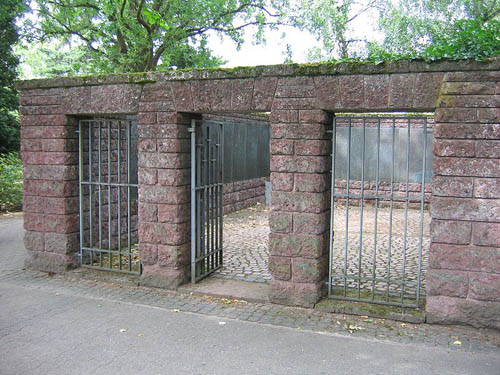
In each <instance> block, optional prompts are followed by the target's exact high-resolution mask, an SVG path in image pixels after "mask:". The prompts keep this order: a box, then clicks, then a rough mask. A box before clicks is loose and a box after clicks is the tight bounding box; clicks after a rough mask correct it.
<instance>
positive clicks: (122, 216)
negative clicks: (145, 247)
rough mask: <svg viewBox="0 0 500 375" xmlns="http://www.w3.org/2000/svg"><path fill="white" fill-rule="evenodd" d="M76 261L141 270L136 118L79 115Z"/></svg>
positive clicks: (117, 269)
mask: <svg viewBox="0 0 500 375" xmlns="http://www.w3.org/2000/svg"><path fill="white" fill-rule="evenodd" d="M78 128H79V129H78V133H79V185H80V193H79V196H80V262H81V265H82V267H89V268H94V269H102V270H108V271H115V272H125V273H132V274H140V273H141V271H142V267H141V263H140V260H139V253H138V249H137V242H138V230H137V229H138V228H137V226H138V216H137V214H138V209H137V208H138V199H137V198H138V196H137V186H138V185H137V183H138V181H137V122H136V121H135V120H132V119H127V120H122V119H106V118H103V119H91V120H80V121H79V126H78Z"/></svg>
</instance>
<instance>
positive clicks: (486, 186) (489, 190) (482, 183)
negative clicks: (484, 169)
mask: <svg viewBox="0 0 500 375" xmlns="http://www.w3.org/2000/svg"><path fill="white" fill-rule="evenodd" d="M474 197H475V198H500V178H475V179H474Z"/></svg>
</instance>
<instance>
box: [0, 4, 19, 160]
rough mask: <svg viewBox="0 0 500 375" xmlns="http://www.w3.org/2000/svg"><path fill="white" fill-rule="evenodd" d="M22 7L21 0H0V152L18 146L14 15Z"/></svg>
mask: <svg viewBox="0 0 500 375" xmlns="http://www.w3.org/2000/svg"><path fill="white" fill-rule="evenodd" d="M22 10H23V2H22V1H21V0H2V1H1V2H0V153H1V152H6V151H11V150H16V149H18V148H19V124H18V119H17V114H16V112H15V111H16V110H17V106H18V98H17V92H16V90H15V88H14V80H15V79H16V77H17V72H16V68H17V65H18V63H19V61H18V58H17V56H16V55H15V54H14V52H13V45H14V44H15V43H16V42H17V40H18V33H17V27H16V24H15V19H16V17H17V16H18V15H19V14H20V13H21V12H22Z"/></svg>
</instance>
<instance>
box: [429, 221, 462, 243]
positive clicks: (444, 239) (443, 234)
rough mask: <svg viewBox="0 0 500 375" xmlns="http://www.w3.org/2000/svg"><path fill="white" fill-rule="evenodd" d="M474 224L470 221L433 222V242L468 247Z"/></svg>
mask: <svg viewBox="0 0 500 375" xmlns="http://www.w3.org/2000/svg"><path fill="white" fill-rule="evenodd" d="M471 231H472V224H471V222H469V221H453V220H452V221H448V220H436V219H433V220H432V222H431V240H432V242H440V243H447V244H459V245H467V244H469V242H470V239H471Z"/></svg>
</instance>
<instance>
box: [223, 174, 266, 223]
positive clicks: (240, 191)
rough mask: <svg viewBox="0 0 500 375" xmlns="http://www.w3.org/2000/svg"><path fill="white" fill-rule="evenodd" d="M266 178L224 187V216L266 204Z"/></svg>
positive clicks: (233, 183) (237, 182) (234, 183)
mask: <svg viewBox="0 0 500 375" xmlns="http://www.w3.org/2000/svg"><path fill="white" fill-rule="evenodd" d="M266 180H267V178H266V177H262V178H254V179H252V180H245V181H236V182H230V183H228V184H225V185H224V214H229V213H231V212H234V211H239V210H242V209H244V208H248V207H251V206H253V205H254V204H256V203H266Z"/></svg>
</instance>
